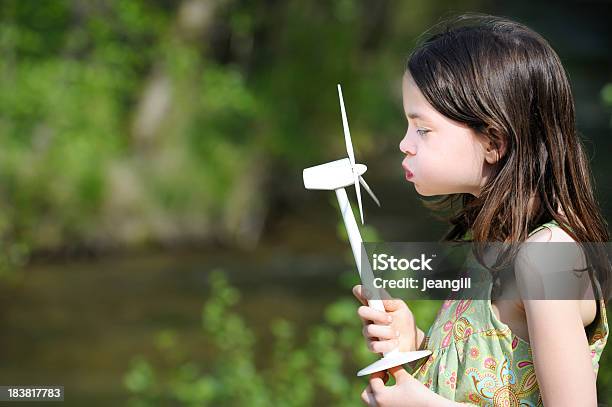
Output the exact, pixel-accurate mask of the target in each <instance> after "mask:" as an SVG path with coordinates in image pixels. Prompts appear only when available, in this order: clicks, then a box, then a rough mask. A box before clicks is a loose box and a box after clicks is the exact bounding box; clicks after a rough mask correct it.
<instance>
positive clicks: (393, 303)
mask: <svg viewBox="0 0 612 407" xmlns="http://www.w3.org/2000/svg"><path fill="white" fill-rule="evenodd" d="M383 305H384V307H385V311H389V312H393V311H397V310H400V309H402V308H408V305H406V303H405V302H404V300H400V299H398V298H393V299H389V300H383Z"/></svg>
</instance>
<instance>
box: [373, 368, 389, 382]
mask: <svg viewBox="0 0 612 407" xmlns="http://www.w3.org/2000/svg"><path fill="white" fill-rule="evenodd" d="M374 377H379V378H380V379H381V380H382V381H383V383H385V384H386V383H387V382H388V381H389V373H388V372H387V371H386V370H381V371H380V372H374V373H372V374H371V375H370V379H371V378H374Z"/></svg>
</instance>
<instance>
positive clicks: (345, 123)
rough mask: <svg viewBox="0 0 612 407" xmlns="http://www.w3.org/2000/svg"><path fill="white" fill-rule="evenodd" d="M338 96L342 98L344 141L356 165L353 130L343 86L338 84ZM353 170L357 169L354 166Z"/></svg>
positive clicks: (352, 162)
mask: <svg viewBox="0 0 612 407" xmlns="http://www.w3.org/2000/svg"><path fill="white" fill-rule="evenodd" d="M338 97H339V98H340V111H341V112H342V128H343V129H344V142H345V143H346V152H347V153H348V158H349V160H350V161H351V166H353V167H354V166H355V152H354V151H353V143H352V142H351V132H350V130H349V125H348V119H347V118H346V109H345V108H344V98H343V97H342V87H341V86H340V84H338ZM353 172H355V169H354V168H353Z"/></svg>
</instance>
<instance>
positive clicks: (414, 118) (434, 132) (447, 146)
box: [399, 74, 490, 196]
mask: <svg viewBox="0 0 612 407" xmlns="http://www.w3.org/2000/svg"><path fill="white" fill-rule="evenodd" d="M402 91H403V103H404V112H405V114H406V117H407V119H408V130H407V131H406V135H405V136H404V138H403V139H402V141H401V142H400V145H399V147H400V150H401V151H402V152H403V153H404V154H405V155H406V158H405V159H404V160H403V161H402V167H403V168H404V171H406V179H407V180H408V181H410V182H413V183H414V186H415V188H416V190H417V192H418V193H419V194H420V195H423V196H433V195H444V194H453V193H470V194H473V195H475V196H478V195H479V193H480V188H481V187H482V186H483V185H484V184H485V182H486V179H487V176H488V175H489V173H490V171H489V170H490V168H489V165H488V164H487V162H486V161H485V145H486V144H485V140H484V138H483V137H480V136H478V135H477V134H476V133H475V132H474V131H473V130H472V129H470V128H469V127H468V126H466V125H464V124H462V123H459V122H456V121H454V120H451V119H449V118H447V117H445V116H443V115H442V114H440V113H439V112H438V111H436V110H435V109H434V108H433V107H432V106H431V105H430V104H429V103H428V102H427V100H425V98H424V96H423V94H422V93H421V91H420V90H419V88H418V87H417V86H416V84H415V83H414V81H413V80H412V77H410V75H409V74H404V78H403V80H402ZM410 173H411V174H412V176H411V175H410Z"/></svg>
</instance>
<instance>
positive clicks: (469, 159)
mask: <svg viewBox="0 0 612 407" xmlns="http://www.w3.org/2000/svg"><path fill="white" fill-rule="evenodd" d="M444 141H445V142H443V143H437V145H436V146H431V147H432V148H431V149H430V150H429V151H428V154H427V159H424V160H419V175H420V177H419V178H421V180H422V181H423V182H424V183H425V184H429V187H428V188H434V185H435V186H438V188H436V190H437V189H440V191H443V192H440V193H449V192H458V191H459V190H462V189H464V188H465V187H468V188H470V187H471V186H473V185H477V184H479V182H480V178H479V177H480V173H481V164H479V161H481V159H482V158H481V157H480V153H479V151H478V149H477V146H475V145H474V144H473V143H472V142H471V140H469V139H468V140H466V139H465V138H463V137H456V138H455V139H451V140H448V139H446V140H444ZM421 158H425V157H421ZM424 186H425V185H424ZM424 186H423V187H424ZM457 188H459V190H458V189H457ZM423 192H425V191H423Z"/></svg>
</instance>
